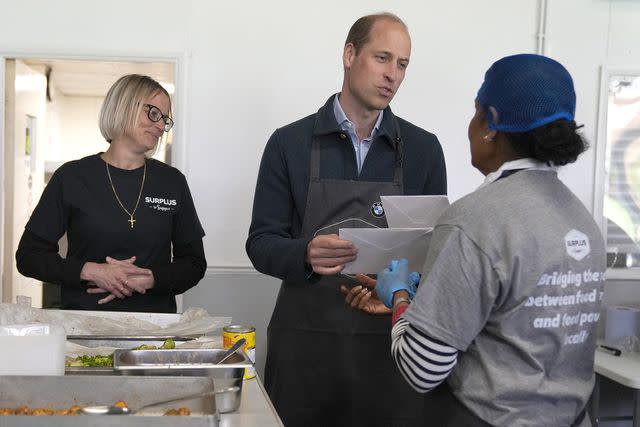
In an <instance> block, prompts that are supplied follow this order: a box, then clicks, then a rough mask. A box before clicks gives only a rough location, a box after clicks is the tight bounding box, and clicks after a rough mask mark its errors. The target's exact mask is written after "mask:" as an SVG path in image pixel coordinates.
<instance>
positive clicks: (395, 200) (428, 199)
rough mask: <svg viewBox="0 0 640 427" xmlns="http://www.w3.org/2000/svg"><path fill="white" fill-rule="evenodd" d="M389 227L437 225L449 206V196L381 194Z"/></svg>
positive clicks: (426, 226) (427, 226)
mask: <svg viewBox="0 0 640 427" xmlns="http://www.w3.org/2000/svg"><path fill="white" fill-rule="evenodd" d="M380 201H381V202H382V206H383V207H384V212H385V216H386V218H387V224H388V225H389V228H429V227H435V225H436V222H437V221H438V218H440V215H442V213H443V212H444V211H445V210H447V208H448V207H449V199H448V198H447V196H380Z"/></svg>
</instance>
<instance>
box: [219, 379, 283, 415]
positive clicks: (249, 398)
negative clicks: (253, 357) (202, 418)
mask: <svg viewBox="0 0 640 427" xmlns="http://www.w3.org/2000/svg"><path fill="white" fill-rule="evenodd" d="M220 426H221V427H275V426H277V427H284V424H282V421H281V420H280V417H279V416H278V414H277V413H276V410H275V408H274V407H273V405H272V404H271V401H270V400H269V396H267V392H266V391H265V390H264V387H263V386H262V382H261V381H260V379H258V377H256V378H252V379H250V380H244V384H243V386H242V402H241V403H240V408H239V409H238V410H237V411H236V412H232V413H229V414H222V415H220Z"/></svg>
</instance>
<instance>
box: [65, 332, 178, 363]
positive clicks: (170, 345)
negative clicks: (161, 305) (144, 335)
mask: <svg viewBox="0 0 640 427" xmlns="http://www.w3.org/2000/svg"><path fill="white" fill-rule="evenodd" d="M174 348H176V343H175V341H174V340H173V339H171V338H167V339H166V340H165V341H164V342H163V343H162V345H161V346H160V347H156V346H155V345H149V344H142V345H139V346H138V347H135V348H132V350H172V349H174ZM66 366H107V367H111V366H113V353H111V354H109V355H108V356H104V355H98V356H78V357H76V358H75V359H72V360H70V361H67V362H66Z"/></svg>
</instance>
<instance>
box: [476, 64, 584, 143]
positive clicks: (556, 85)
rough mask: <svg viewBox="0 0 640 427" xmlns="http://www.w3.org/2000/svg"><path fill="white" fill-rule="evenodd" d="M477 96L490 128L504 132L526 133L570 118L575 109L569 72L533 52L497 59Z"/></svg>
mask: <svg viewBox="0 0 640 427" xmlns="http://www.w3.org/2000/svg"><path fill="white" fill-rule="evenodd" d="M477 99H478V102H479V103H480V105H481V106H482V108H483V110H484V112H485V117H486V119H487V122H488V125H489V129H493V130H497V131H502V132H526V131H529V130H531V129H535V128H537V127H540V126H543V125H546V124H547V123H551V122H553V121H556V120H558V119H565V120H568V121H571V120H573V119H574V116H575V111H576V93H575V90H574V88H573V80H572V79H571V75H570V74H569V72H568V71H567V70H566V69H565V68H564V67H563V66H562V65H561V64H560V63H559V62H557V61H554V60H553V59H551V58H547V57H546V56H541V55H534V54H520V55H513V56H506V57H504V58H502V59H500V60H498V61H496V62H495V63H494V64H493V65H492V66H491V67H490V68H489V69H488V70H487V72H486V73H485V75H484V82H483V83H482V86H481V87H480V90H479V91H478V97H477ZM490 107H493V109H495V112H497V120H496V118H494V114H492V112H491V110H490Z"/></svg>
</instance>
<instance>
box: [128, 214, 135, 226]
mask: <svg viewBox="0 0 640 427" xmlns="http://www.w3.org/2000/svg"><path fill="white" fill-rule="evenodd" d="M127 221H128V222H129V224H131V228H133V223H134V222H136V220H135V219H133V215H131V219H128V220H127Z"/></svg>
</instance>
